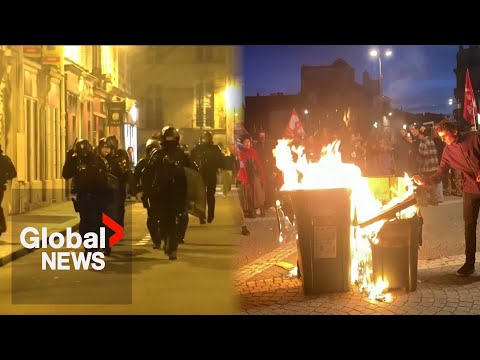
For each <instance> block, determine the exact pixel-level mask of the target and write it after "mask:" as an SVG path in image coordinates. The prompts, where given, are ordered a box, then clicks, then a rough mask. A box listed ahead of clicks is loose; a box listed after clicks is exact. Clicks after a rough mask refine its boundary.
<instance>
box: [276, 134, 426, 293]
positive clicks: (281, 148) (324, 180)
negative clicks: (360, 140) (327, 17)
mask: <svg viewBox="0 0 480 360" xmlns="http://www.w3.org/2000/svg"><path fill="white" fill-rule="evenodd" d="M339 145H340V141H335V142H333V143H331V144H329V145H328V146H326V147H324V148H323V150H322V156H321V158H320V160H319V161H318V162H315V163H313V162H308V161H307V158H306V155H305V152H304V148H303V147H302V146H300V147H294V146H293V147H291V146H290V141H289V140H286V139H281V140H278V144H277V147H276V148H275V150H274V155H275V158H276V165H277V168H278V169H279V170H281V171H282V172H283V176H284V184H283V186H282V188H281V190H282V191H291V190H300V189H335V188H349V189H351V190H352V192H351V198H350V201H351V205H352V206H351V220H352V228H351V231H350V234H351V236H350V249H351V260H352V262H351V281H352V283H354V284H357V285H358V287H359V289H360V291H362V292H365V293H367V294H368V295H369V298H378V297H380V296H383V297H385V296H384V295H382V293H383V291H384V290H385V289H386V288H388V282H387V281H385V279H383V280H380V281H377V283H376V284H375V283H374V280H373V268H372V247H371V246H372V244H377V243H378V241H379V240H378V237H377V234H378V232H379V231H380V229H381V228H382V226H383V224H384V223H385V220H381V221H378V222H376V223H374V224H371V225H369V226H367V227H365V228H360V227H358V226H354V225H353V221H354V219H356V220H357V221H358V222H359V223H360V222H362V221H364V220H368V219H370V218H372V217H374V216H375V215H377V214H379V213H380V212H381V211H382V210H384V209H387V208H389V207H391V206H393V205H395V204H398V203H400V202H402V201H403V200H405V199H406V198H407V197H409V196H410V195H412V194H413V189H414V187H413V183H412V181H411V180H410V177H409V176H408V174H406V173H405V177H404V178H403V179H400V178H399V181H398V184H397V187H396V188H395V189H393V190H394V192H395V194H394V195H395V197H394V198H393V199H392V200H391V201H390V202H389V203H388V204H385V205H384V204H382V203H381V202H380V201H379V200H378V199H377V198H376V197H375V195H374V194H373V193H372V192H371V190H370V186H369V180H368V178H366V177H363V176H362V175H361V170H360V168H358V167H357V166H355V165H353V164H348V163H343V162H342V160H341V154H340V152H339V151H338V148H339ZM294 155H296V160H294ZM416 211H417V207H416V206H415V205H412V206H410V207H409V208H407V209H405V210H403V211H402V212H401V213H398V214H397V217H398V218H410V217H412V216H413V215H414V214H415V213H416ZM280 239H283V238H282V234H281V235H280Z"/></svg>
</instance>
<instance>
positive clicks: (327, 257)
mask: <svg viewBox="0 0 480 360" xmlns="http://www.w3.org/2000/svg"><path fill="white" fill-rule="evenodd" d="M286 193H288V195H289V198H290V201H291V205H292V208H293V211H294V214H295V222H296V227H297V231H298V240H297V249H298V271H299V274H300V278H301V279H302V284H303V290H304V293H305V294H319V293H329V292H343V291H348V290H350V279H351V275H350V267H351V265H350V264H351V259H350V225H351V219H350V208H351V206H350V194H351V190H350V189H346V188H341V189H322V190H295V191H287V192H286Z"/></svg>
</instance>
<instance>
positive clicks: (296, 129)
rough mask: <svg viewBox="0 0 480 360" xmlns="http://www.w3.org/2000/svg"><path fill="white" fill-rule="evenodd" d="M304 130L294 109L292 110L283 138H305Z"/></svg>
mask: <svg viewBox="0 0 480 360" xmlns="http://www.w3.org/2000/svg"><path fill="white" fill-rule="evenodd" d="M305 135H306V134H305V129H304V128H303V124H302V122H301V120H300V118H299V117H298V115H297V112H296V110H295V109H293V110H292V116H290V120H288V124H287V128H286V129H285V132H284V136H285V137H286V138H294V137H297V136H299V137H302V138H303V137H305Z"/></svg>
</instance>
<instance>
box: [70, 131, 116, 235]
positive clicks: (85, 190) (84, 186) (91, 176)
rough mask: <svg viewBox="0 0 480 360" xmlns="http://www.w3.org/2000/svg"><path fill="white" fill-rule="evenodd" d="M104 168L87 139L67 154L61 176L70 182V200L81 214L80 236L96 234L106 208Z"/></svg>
mask: <svg viewBox="0 0 480 360" xmlns="http://www.w3.org/2000/svg"><path fill="white" fill-rule="evenodd" d="M106 176H107V169H106V167H105V165H104V163H103V162H102V161H101V159H100V157H99V156H98V155H97V154H95V152H94V149H93V146H92V145H91V144H90V142H89V141H88V140H79V141H77V142H76V143H75V145H74V147H73V148H72V149H70V150H68V151H67V156H66V159H65V164H64V165H63V170H62V177H63V178H64V179H66V180H69V179H72V190H71V193H72V195H73V197H72V201H73V205H74V207H75V211H76V212H78V213H79V214H80V224H79V233H80V234H81V235H82V237H84V235H85V234H86V233H88V232H95V233H96V234H97V235H100V234H99V230H100V227H101V226H102V212H103V211H104V209H105V200H106V199H105V197H104V195H105V190H106V188H107V177H106Z"/></svg>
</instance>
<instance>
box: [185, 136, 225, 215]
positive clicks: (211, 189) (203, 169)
mask: <svg viewBox="0 0 480 360" xmlns="http://www.w3.org/2000/svg"><path fill="white" fill-rule="evenodd" d="M191 154H192V159H193V161H195V163H196V164H197V165H198V167H199V168H200V173H201V174H202V177H203V181H204V183H205V186H206V192H207V208H208V211H207V214H208V217H207V221H208V223H211V222H212V221H213V218H214V217H215V191H216V188H217V173H218V169H220V168H221V167H222V166H223V161H224V160H223V159H224V156H223V153H222V150H221V149H220V147H219V146H218V145H214V144H213V135H212V133H211V132H210V131H206V132H205V133H204V134H203V138H202V142H201V143H200V144H197V145H195V147H194V148H193V149H192V152H191ZM200 223H201V224H205V219H200Z"/></svg>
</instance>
